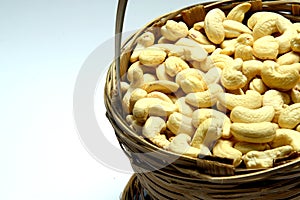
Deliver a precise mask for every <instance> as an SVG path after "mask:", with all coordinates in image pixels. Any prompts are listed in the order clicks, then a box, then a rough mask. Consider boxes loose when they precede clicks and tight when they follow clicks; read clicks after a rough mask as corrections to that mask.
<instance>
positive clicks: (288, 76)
mask: <svg viewBox="0 0 300 200" xmlns="http://www.w3.org/2000/svg"><path fill="white" fill-rule="evenodd" d="M261 78H262V80H263V82H264V83H265V84H266V85H267V86H268V87H270V88H273V89H278V90H281V91H287V90H290V89H292V88H293V87H295V86H296V84H297V83H298V81H299V78H300V75H299V72H298V71H297V70H296V69H295V68H289V67H284V68H282V67H280V66H279V65H278V64H277V63H276V62H274V61H268V60H267V61H264V63H263V68H262V71H261Z"/></svg>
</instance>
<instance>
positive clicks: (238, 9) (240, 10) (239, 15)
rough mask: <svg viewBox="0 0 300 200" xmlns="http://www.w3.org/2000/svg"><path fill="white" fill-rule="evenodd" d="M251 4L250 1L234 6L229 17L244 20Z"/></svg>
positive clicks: (239, 20)
mask: <svg viewBox="0 0 300 200" xmlns="http://www.w3.org/2000/svg"><path fill="white" fill-rule="evenodd" d="M250 8H251V4H250V3H248V2H244V3H241V4H239V5H237V6H235V7H234V8H232V9H231V10H230V11H229V13H228V14H227V19H230V20H235V21H238V22H242V21H243V20H244V17H245V14H246V13H247V12H248V11H249V10H250Z"/></svg>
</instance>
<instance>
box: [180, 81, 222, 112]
mask: <svg viewBox="0 0 300 200" xmlns="http://www.w3.org/2000/svg"><path fill="white" fill-rule="evenodd" d="M222 92H223V89H222V87H221V86H220V85H218V84H211V85H209V86H208V90H206V91H204V92H195V93H189V94H187V95H186V99H185V101H186V102H187V103H188V104H190V105H192V106H195V107H197V108H207V107H212V106H213V105H215V104H216V102H217V95H218V94H219V93H222Z"/></svg>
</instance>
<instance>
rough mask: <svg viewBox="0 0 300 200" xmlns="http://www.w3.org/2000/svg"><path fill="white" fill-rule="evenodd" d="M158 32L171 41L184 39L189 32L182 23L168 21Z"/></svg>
mask: <svg viewBox="0 0 300 200" xmlns="http://www.w3.org/2000/svg"><path fill="white" fill-rule="evenodd" d="M160 30H161V34H162V36H164V37H165V38H166V39H168V40H171V41H176V40H178V39H180V38H184V37H186V36H187V35H188V31H189V30H188V27H187V25H186V24H185V23H184V22H176V21H174V20H168V21H167V23H166V24H165V25H164V26H162V27H161V29H160Z"/></svg>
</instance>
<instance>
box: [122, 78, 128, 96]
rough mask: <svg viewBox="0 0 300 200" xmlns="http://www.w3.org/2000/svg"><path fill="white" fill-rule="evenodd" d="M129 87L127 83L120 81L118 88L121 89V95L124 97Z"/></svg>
mask: <svg viewBox="0 0 300 200" xmlns="http://www.w3.org/2000/svg"><path fill="white" fill-rule="evenodd" d="M129 87H130V86H129V83H127V82H125V81H121V82H120V88H121V93H122V95H124V94H125V93H126V92H127V90H128V89H129Z"/></svg>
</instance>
